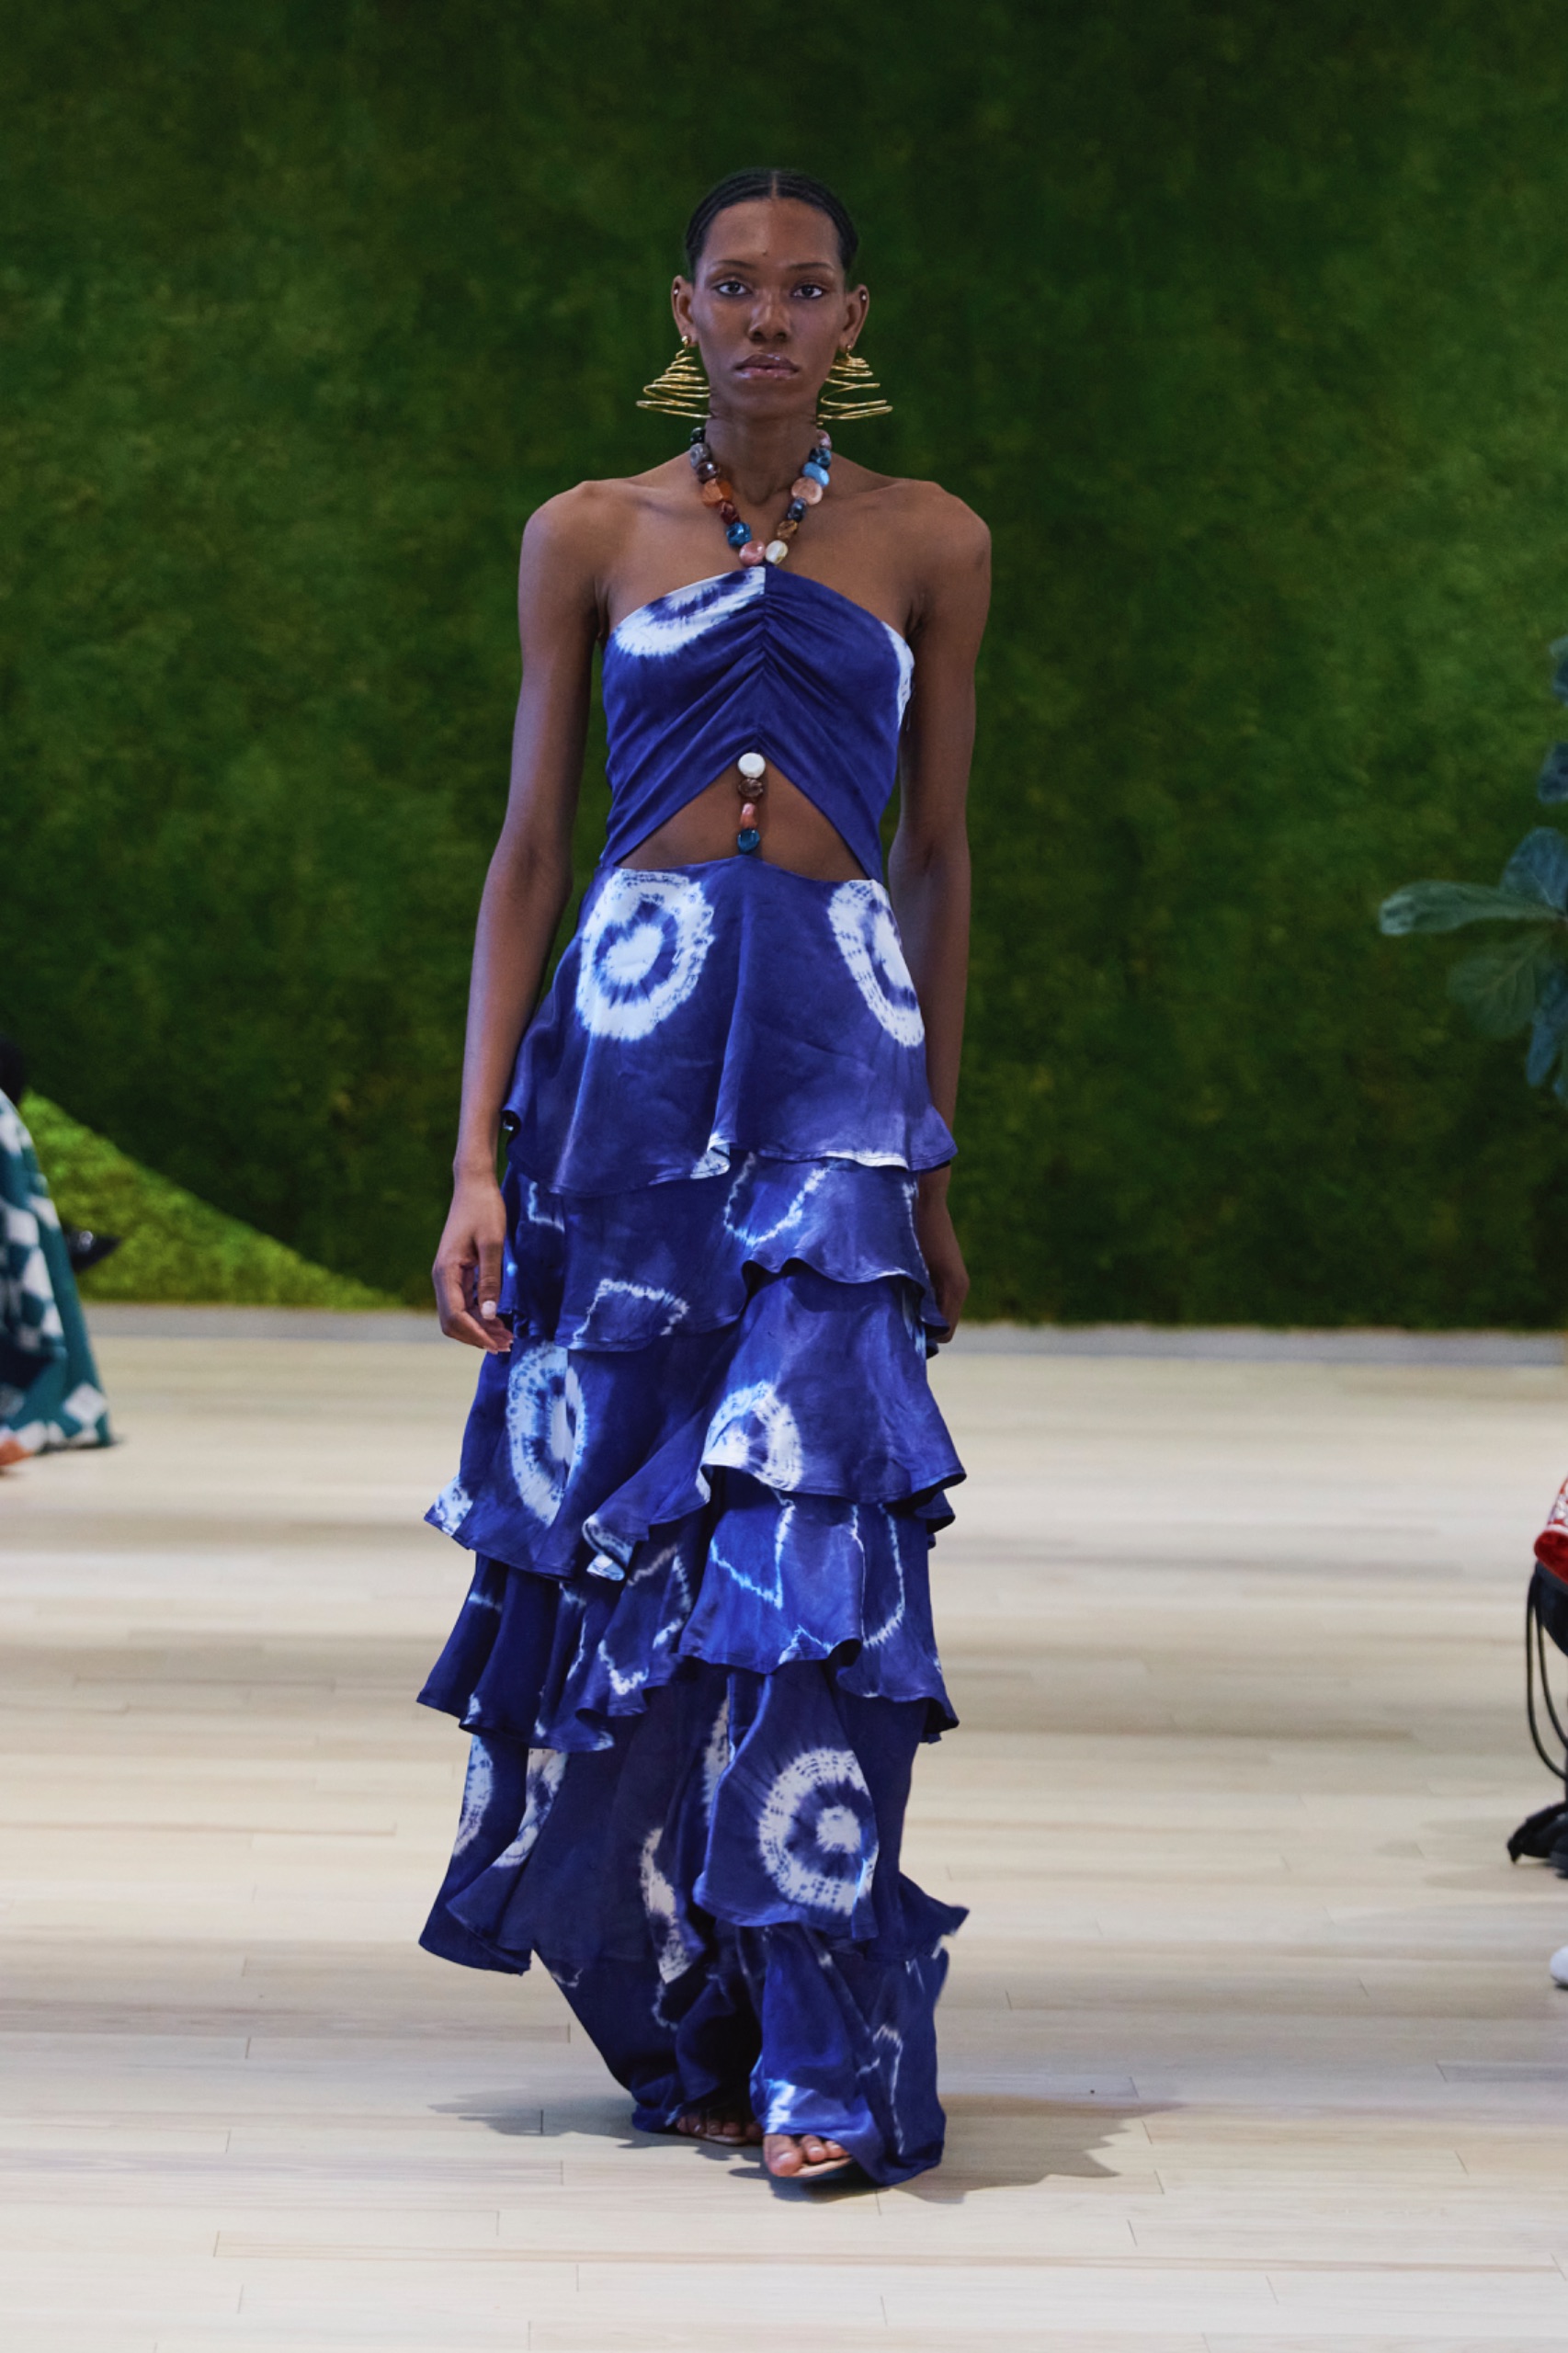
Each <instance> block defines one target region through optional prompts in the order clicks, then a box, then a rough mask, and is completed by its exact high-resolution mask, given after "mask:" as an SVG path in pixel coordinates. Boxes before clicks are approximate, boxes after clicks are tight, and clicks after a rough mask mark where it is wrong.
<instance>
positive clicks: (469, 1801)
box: [452, 1733, 495, 1855]
mask: <svg viewBox="0 0 1568 2353" xmlns="http://www.w3.org/2000/svg"><path fill="white" fill-rule="evenodd" d="M494 1794H495V1760H494V1757H493V1756H491V1754H490V1751H489V1750H488V1748H486V1746H485V1745H484V1743H483V1741H482V1740H481V1739H480V1737H479V1735H478V1734H477V1733H475V1735H474V1738H473V1743H472V1746H471V1747H470V1749H469V1752H468V1772H467V1774H466V1775H465V1777H464V1779H463V1802H462V1813H461V1816H460V1820H459V1822H458V1835H457V1836H456V1837H455V1838H454V1839H453V1841H452V1852H453V1854H454V1855H460V1854H461V1853H462V1852H463V1850H464V1848H465V1847H472V1844H473V1842H474V1840H475V1839H476V1838H477V1837H478V1836H479V1834H480V1830H481V1828H482V1827H483V1822H484V1817H485V1814H486V1813H488V1811H489V1808H490V1801H491V1799H492V1798H493V1797H494Z"/></svg>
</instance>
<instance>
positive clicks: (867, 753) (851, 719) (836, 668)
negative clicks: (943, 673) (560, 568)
mask: <svg viewBox="0 0 1568 2353" xmlns="http://www.w3.org/2000/svg"><path fill="white" fill-rule="evenodd" d="M914 673H915V657H914V655H913V654H911V652H910V650H909V647H908V645H907V644H906V643H905V642H904V640H903V638H902V637H901V636H900V635H899V633H898V631H896V630H894V629H892V628H890V627H889V625H888V623H887V622H886V621H882V620H878V619H877V617H876V615H875V614H874V613H869V612H868V611H867V610H866V608H865V607H864V606H863V605H858V604H856V603H855V602H854V600H853V598H851V597H844V596H841V595H840V594H839V592H838V590H837V589H836V588H828V587H825V586H824V585H823V583H822V582H821V581H820V580H808V579H806V578H805V577H804V576H803V575H802V574H799V573H793V572H789V571H787V570H785V569H784V567H783V566H782V565H780V566H778V567H777V568H776V567H774V566H773V565H770V564H756V565H755V566H752V567H748V568H745V569H742V570H738V571H735V572H722V573H720V574H717V576H716V577H715V578H713V579H711V580H699V581H697V582H695V583H694V584H693V585H691V586H690V587H689V588H676V589H674V590H672V592H671V593H670V595H669V596H667V597H657V598H655V599H654V601H653V603H652V604H651V605H641V606H639V607H638V608H637V610H636V611H635V612H634V613H628V614H627V616H626V619H625V620H623V621H621V622H619V624H618V625H617V627H616V628H615V629H613V630H612V631H610V634H609V637H608V641H607V642H606V645H605V655H604V705H605V720H606V723H607V726H608V735H609V757H608V778H609V787H610V813H609V828H608V835H607V837H606V841H605V848H604V858H603V863H604V864H606V865H608V866H615V865H619V863H620V861H621V860H622V859H623V858H627V857H629V856H630V855H631V852H632V851H633V850H634V849H636V848H637V847H639V845H640V844H641V843H642V842H645V841H646V840H647V839H648V837H649V835H651V834H653V832H654V831H655V830H656V829H657V828H658V827H659V826H660V825H662V824H665V821H666V820H667V819H668V818H670V817H673V816H674V815H675V813H676V811H677V810H678V809H683V808H684V807H685V806H686V804H687V801H690V800H692V799H693V798H694V797H695V796H696V795H697V794H698V793H699V792H701V791H702V790H704V788H705V787H706V786H708V785H710V784H711V783H712V782H713V780H714V779H715V778H716V777H719V776H722V774H723V772H724V770H725V769H726V768H727V767H731V766H733V763H734V762H735V761H736V760H737V759H739V757H740V756H741V754H742V753H743V752H760V753H761V754H762V755H763V756H764V758H765V759H767V761H768V762H769V763H770V764H771V765H772V766H773V767H777V768H778V771H779V773H780V774H781V775H783V776H786V777H788V778H789V779H790V783H791V784H794V785H796V786H798V787H799V788H800V790H801V791H802V792H803V793H804V794H805V795H806V797H807V798H808V800H810V801H812V802H814V804H815V805H816V807H817V808H818V809H820V810H821V811H822V813H823V815H824V817H825V818H826V819H827V821H828V823H829V824H831V825H833V826H834V827H835V830H836V831H837V832H838V833H839V834H840V835H842V837H843V839H844V841H845V842H846V844H847V845H848V847H849V849H850V850H851V852H852V853H853V855H854V856H855V857H856V858H858V860H859V862H860V865H861V868H862V869H863V870H864V871H865V872H866V873H867V874H868V875H870V876H871V877H873V878H878V877H880V876H881V870H882V859H881V835H880V833H879V830H878V829H879V826H880V824H881V816H882V812H883V810H884V809H885V808H886V807H887V804H888V801H889V799H890V798H891V796H892V789H893V784H894V781H895V779H896V775H897V767H898V736H899V729H900V727H901V726H902V724H903V712H904V706H905V705H906V703H907V702H908V700H909V689H910V684H911V681H912V679H913V677H914Z"/></svg>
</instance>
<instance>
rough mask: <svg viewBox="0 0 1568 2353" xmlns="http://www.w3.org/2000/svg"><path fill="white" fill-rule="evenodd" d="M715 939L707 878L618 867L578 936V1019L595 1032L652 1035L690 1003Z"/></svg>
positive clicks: (601, 1034) (609, 1035)
mask: <svg viewBox="0 0 1568 2353" xmlns="http://www.w3.org/2000/svg"><path fill="white" fill-rule="evenodd" d="M712 940H713V911H712V909H711V907H710V905H709V904H708V901H707V899H706V897H705V896H704V894H703V892H702V889H701V886H700V884H699V883H696V882H693V881H689V880H688V879H687V877H685V876H684V875H679V874H641V873H637V872H634V871H633V870H632V869H631V868H630V867H617V868H615V869H613V870H612V871H611V872H610V873H609V874H608V876H607V878H606V881H605V884H604V887H603V889H602V890H601V891H600V892H599V895H598V897H597V899H596V900H595V902H594V904H593V907H592V909H591V910H590V912H589V915H588V918H587V921H586V922H585V924H584V926H583V930H582V935H581V938H580V939H579V941H578V958H579V961H578V966H577V997H576V1004H577V1018H578V1020H579V1021H581V1023H582V1025H583V1027H584V1029H587V1030H590V1031H591V1032H592V1033H593V1035H594V1036H595V1037H596V1038H645V1037H647V1035H648V1033H649V1031H650V1030H652V1029H657V1028H658V1026H659V1024H660V1022H661V1021H664V1020H666V1019H667V1018H668V1017H669V1016H670V1015H671V1014H672V1013H673V1012H674V1011H675V1009H676V1006H680V1005H684V1004H685V1003H686V1000H687V997H688V996H689V995H691V993H692V991H693V989H694V988H695V987H696V986H697V983H698V981H699V979H700V977H701V973H702V967H703V965H704V964H705V962H706V961H707V959H708V950H709V949H710V947H711V945H712Z"/></svg>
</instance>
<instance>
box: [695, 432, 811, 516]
mask: <svg viewBox="0 0 1568 2353" xmlns="http://www.w3.org/2000/svg"><path fill="white" fill-rule="evenodd" d="M816 435H817V427H816V420H815V416H814V415H813V413H812V410H810V409H803V410H802V411H801V414H800V415H798V416H784V417H778V418H777V419H775V418H768V419H767V420H766V421H764V420H760V419H753V418H746V419H744V421H743V420H742V419H740V418H737V417H730V416H720V415H715V416H713V417H711V418H710V421H709V426H708V446H709V448H710V449H711V450H712V452H713V456H714V458H715V460H716V461H717V462H718V464H719V465H720V466H721V467H722V469H723V471H724V472H725V474H726V475H727V476H728V477H729V480H730V482H731V483H733V487H734V490H735V494H736V496H737V498H740V499H749V500H750V501H751V504H752V505H753V506H766V505H767V503H768V502H769V501H770V500H774V499H778V498H781V497H782V496H783V494H784V493H785V492H786V491H787V490H788V489H789V487H790V483H792V482H793V481H794V479H795V477H796V475H797V474H798V473H799V472H800V471H801V467H802V465H803V464H804V463H805V461H806V460H807V458H808V457H809V456H810V455H811V451H812V444H813V442H814V441H815V439H816Z"/></svg>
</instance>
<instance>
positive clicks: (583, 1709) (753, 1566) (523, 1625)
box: [420, 1471, 957, 1753]
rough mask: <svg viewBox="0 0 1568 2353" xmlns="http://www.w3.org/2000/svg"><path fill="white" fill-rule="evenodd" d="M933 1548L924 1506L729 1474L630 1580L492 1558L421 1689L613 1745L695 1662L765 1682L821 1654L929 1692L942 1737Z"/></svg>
mask: <svg viewBox="0 0 1568 2353" xmlns="http://www.w3.org/2000/svg"><path fill="white" fill-rule="evenodd" d="M930 1542H931V1534H930V1526H929V1523H928V1521H926V1519H923V1518H921V1517H920V1516H919V1515H918V1514H917V1513H915V1512H911V1511H907V1510H906V1511H893V1510H890V1509H889V1508H887V1507H886V1506H881V1505H875V1504H850V1503H845V1502H843V1501H841V1500H840V1499H838V1498H836V1497H820V1496H813V1495H801V1496H796V1497H790V1498H786V1497H782V1496H779V1495H776V1494H774V1493H773V1492H772V1491H771V1490H770V1489H768V1488H767V1487H765V1486H763V1485H762V1484H761V1483H759V1482H758V1481H756V1480H755V1479H752V1478H748V1477H747V1476H746V1474H745V1473H744V1472H736V1471H722V1472H717V1473H716V1474H715V1478H714V1482H713V1495H712V1498H711V1500H710V1503H709V1504H708V1505H707V1506H704V1507H703V1508H702V1509H700V1510H699V1511H696V1512H693V1513H691V1514H690V1515H688V1516H687V1518H685V1519H683V1520H681V1521H679V1522H677V1523H676V1524H675V1525H674V1526H672V1527H668V1528H665V1529H661V1530H660V1531H659V1534H658V1536H657V1537H656V1538H650V1539H646V1540H643V1541H642V1543H641V1544H639V1545H638V1546H636V1547H634V1548H633V1550H632V1552H631V1559H630V1563H629V1565H628V1567H627V1570H626V1574H625V1575H624V1577H623V1579H621V1580H620V1581H619V1582H612V1581H611V1580H609V1579H608V1578H606V1577H605V1576H603V1575H602V1574H600V1575H595V1574H583V1575H580V1576H578V1577H575V1578H574V1579H573V1580H572V1581H571V1582H570V1583H569V1584H566V1585H564V1586H561V1585H558V1584H556V1583H555V1582H554V1581H553V1580H551V1579H546V1578H543V1577H540V1576H538V1575H531V1574H515V1573H513V1572H511V1571H508V1570H507V1569H506V1567H505V1566H504V1565H503V1564H502V1563H499V1562H497V1561H494V1560H489V1559H482V1560H481V1561H480V1563H479V1564H478V1567H477V1569H476V1571H475V1573H474V1577H473V1582H472V1586H470V1588H469V1593H468V1597H467V1600H466V1601H465V1603H464V1606H463V1608H462V1611H461V1613H460V1616H459V1619H458V1622H457V1624H456V1626H455V1627H454V1629H453V1631H452V1633H451V1636H450V1638H449V1642H448V1643H447V1646H446V1649H445V1650H444V1651H443V1652H442V1654H441V1656H440V1658H439V1659H438V1660H437V1664H436V1666H435V1668H434V1669H433V1671H432V1673H431V1676H430V1679H429V1681H428V1683H427V1684H426V1688H425V1689H424V1691H423V1692H422V1693H421V1694H420V1697H421V1699H423V1701H424V1702H425V1704H426V1706H429V1707H435V1708H440V1709H442V1710H444V1711H446V1712H447V1713H448V1714H449V1715H453V1716H456V1717H457V1718H458V1719H459V1721H460V1722H461V1723H462V1725H463V1726H464V1728H465V1730H467V1731H470V1732H473V1733H480V1734H482V1735H483V1736H485V1737H487V1738H488V1737H490V1736H492V1735H497V1734H499V1735H503V1736H505V1737H506V1738H507V1739H509V1740H512V1741H514V1742H521V1743H522V1744H523V1745H534V1746H538V1747H541V1748H548V1749H552V1750H560V1751H562V1752H564V1753H571V1752H574V1751H577V1750H591V1749H600V1748H607V1747H608V1746H609V1745H611V1743H612V1740H613V1737H614V1733H615V1729H616V1725H617V1723H618V1722H619V1720H620V1719H622V1718H627V1717H632V1716H638V1715H641V1714H642V1713H643V1712H644V1711H646V1708H647V1706H648V1702H649V1699H650V1696H651V1695H652V1694H653V1692H655V1691H659V1690H662V1689H663V1688H665V1685H666V1684H668V1683H670V1682H671V1681H673V1680H674V1679H675V1677H676V1676H677V1675H679V1674H680V1673H682V1672H683V1671H689V1667H690V1665H692V1664H694V1663H699V1664H701V1665H710V1666H717V1667H722V1668H725V1669H731V1668H733V1669H737V1670H740V1671H743V1672H745V1673H749V1674H754V1675H760V1676H767V1675H772V1674H775V1673H777V1672H778V1670H779V1669H780V1668H781V1667H784V1666H789V1665H795V1664H797V1663H799V1662H801V1661H813V1662H821V1663H824V1664H829V1663H831V1666H832V1671H833V1679H834V1681H835V1684H836V1685H837V1687H838V1688H839V1689H841V1690H843V1691H845V1692H846V1693H848V1694H850V1695H852V1696H853V1697H855V1698H858V1699H890V1700H894V1701H897V1702H900V1703H918V1704H919V1705H921V1706H922V1707H923V1709H924V1711H925V1715H924V1719H923V1725H924V1736H926V1737H928V1738H934V1737H935V1736H936V1735H937V1733H940V1732H943V1731H946V1730H948V1729H949V1728H950V1726H951V1725H952V1724H953V1723H954V1722H956V1721H957V1720H956V1718H955V1717H954V1715H953V1711H952V1708H951V1704H950V1702H949V1699H948V1695H947V1691H946V1688H945V1687H944V1684H943V1681H942V1670H941V1665H940V1663H939V1661H938V1658H937V1643H936V1635H935V1631H934V1630H933V1627H932V1622H931V1606H930V1594H929V1575H928V1567H929V1563H928V1554H929V1549H930Z"/></svg>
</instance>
